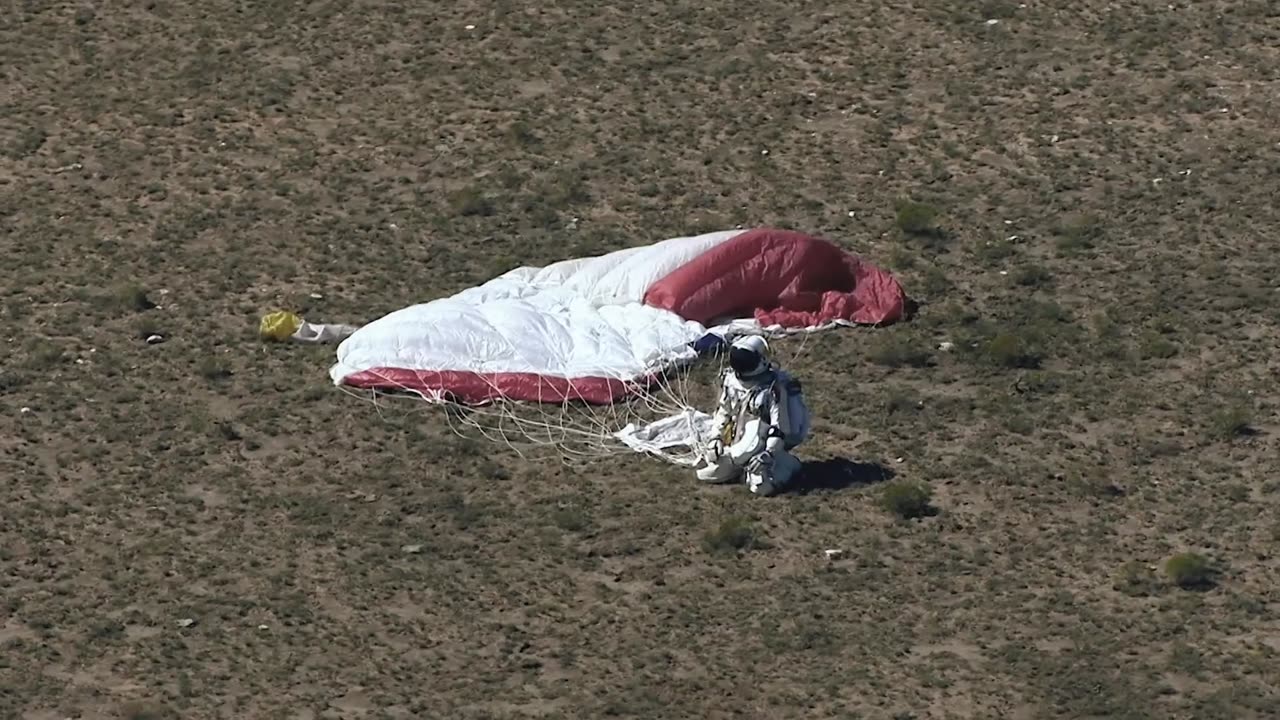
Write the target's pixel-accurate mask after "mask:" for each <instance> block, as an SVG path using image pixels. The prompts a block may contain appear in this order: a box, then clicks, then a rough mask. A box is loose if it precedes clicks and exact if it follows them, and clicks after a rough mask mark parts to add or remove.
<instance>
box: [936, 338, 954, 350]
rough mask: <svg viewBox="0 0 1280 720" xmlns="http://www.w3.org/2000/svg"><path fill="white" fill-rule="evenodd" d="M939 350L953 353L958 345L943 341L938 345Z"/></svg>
mask: <svg viewBox="0 0 1280 720" xmlns="http://www.w3.org/2000/svg"><path fill="white" fill-rule="evenodd" d="M938 349H939V350H941V351H942V352H951V351H952V350H955V349H956V344H955V343H953V342H951V341H950V340H943V341H942V342H940V343H938Z"/></svg>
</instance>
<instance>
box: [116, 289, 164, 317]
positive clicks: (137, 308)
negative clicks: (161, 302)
mask: <svg viewBox="0 0 1280 720" xmlns="http://www.w3.org/2000/svg"><path fill="white" fill-rule="evenodd" d="M114 300H115V304H116V306H117V307H119V308H120V309H121V310H128V311H132V312H142V311H143V310H151V309H152V308H154V307H155V306H156V304H155V303H153V302H151V299H150V298H148V297H147V291H146V290H145V289H143V288H142V287H141V286H139V285H125V286H124V287H121V288H119V289H117V290H116V293H115V298H114Z"/></svg>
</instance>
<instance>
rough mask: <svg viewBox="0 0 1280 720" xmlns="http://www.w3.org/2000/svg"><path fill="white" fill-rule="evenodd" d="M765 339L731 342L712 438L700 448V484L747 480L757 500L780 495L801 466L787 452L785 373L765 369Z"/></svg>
mask: <svg viewBox="0 0 1280 720" xmlns="http://www.w3.org/2000/svg"><path fill="white" fill-rule="evenodd" d="M767 351H768V346H767V345H766V344H765V342H764V339H763V338H760V337H757V336H751V337H746V338H742V339H740V340H738V341H736V342H734V344H733V346H732V348H731V349H730V356H729V364H730V369H729V370H727V371H726V372H725V375H724V381H723V384H722V387H721V391H720V400H719V407H717V408H716V412H715V415H714V419H713V422H712V432H713V435H712V437H711V438H710V441H709V442H708V443H707V446H706V447H705V448H704V455H703V458H704V460H705V461H706V464H705V465H703V466H701V467H699V468H698V469H697V471H696V473H697V477H698V479H699V480H702V481H703V482H708V483H729V482H736V481H741V480H742V479H744V476H745V480H746V484H747V487H748V489H749V490H750V491H751V492H752V493H755V494H756V495H764V496H768V495H773V494H775V493H777V492H779V491H780V490H782V489H784V488H785V487H786V485H787V484H788V483H789V482H790V481H791V478H792V476H793V475H795V473H796V471H798V470H799V469H800V461H799V460H797V459H796V457H795V456H794V455H792V454H791V453H790V452H789V448H787V441H786V438H787V436H788V435H789V434H790V432H791V427H790V423H789V420H790V419H789V418H788V416H787V414H788V409H787V402H786V395H785V393H786V391H787V386H788V385H789V383H790V378H789V376H787V375H786V373H784V372H782V371H780V370H778V369H776V368H774V367H773V366H772V365H770V363H769V361H768V358H767V355H766V353H767Z"/></svg>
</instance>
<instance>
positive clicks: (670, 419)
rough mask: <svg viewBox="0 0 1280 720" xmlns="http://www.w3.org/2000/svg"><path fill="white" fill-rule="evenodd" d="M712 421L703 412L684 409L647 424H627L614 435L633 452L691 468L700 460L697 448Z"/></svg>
mask: <svg viewBox="0 0 1280 720" xmlns="http://www.w3.org/2000/svg"><path fill="white" fill-rule="evenodd" d="M712 421H713V418H712V416H711V415H709V414H707V413H705V412H702V411H700V410H696V409H694V408H685V409H683V410H681V411H679V412H677V413H675V414H673V415H669V416H667V417H664V418H661V419H659V420H656V421H654V422H651V423H644V424H637V423H634V422H632V423H627V425H626V427H624V428H622V429H621V430H619V431H618V432H617V433H615V434H614V436H615V437H617V438H618V439H619V440H620V441H621V442H622V443H623V444H624V445H626V446H627V447H629V448H631V449H632V450H635V451H636V452H639V453H647V454H649V455H654V456H657V457H660V458H662V459H664V460H666V461H668V462H671V463H674V464H676V465H686V466H688V467H694V466H696V465H697V464H698V462H699V460H700V456H699V454H698V448H700V447H702V446H703V444H704V443H705V442H706V441H707V440H709V439H710V437H711V434H712V433H711V427H712Z"/></svg>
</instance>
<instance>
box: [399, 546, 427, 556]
mask: <svg viewBox="0 0 1280 720" xmlns="http://www.w3.org/2000/svg"><path fill="white" fill-rule="evenodd" d="M400 549H401V550H402V551H403V552H406V553H409V554H410V555H417V554H418V553H420V552H422V545H420V544H415V545H402V546H401V547H400Z"/></svg>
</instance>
